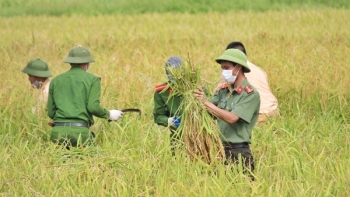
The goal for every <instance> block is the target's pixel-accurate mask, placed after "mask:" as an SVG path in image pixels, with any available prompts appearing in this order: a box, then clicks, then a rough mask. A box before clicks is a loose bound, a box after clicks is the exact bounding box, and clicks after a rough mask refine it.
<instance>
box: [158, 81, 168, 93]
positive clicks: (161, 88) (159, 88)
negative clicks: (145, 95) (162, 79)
mask: <svg viewBox="0 0 350 197" xmlns="http://www.w3.org/2000/svg"><path fill="white" fill-rule="evenodd" d="M167 86H168V84H166V83H165V84H162V85H158V86H156V92H160V91H162V90H164V88H166V87H167Z"/></svg>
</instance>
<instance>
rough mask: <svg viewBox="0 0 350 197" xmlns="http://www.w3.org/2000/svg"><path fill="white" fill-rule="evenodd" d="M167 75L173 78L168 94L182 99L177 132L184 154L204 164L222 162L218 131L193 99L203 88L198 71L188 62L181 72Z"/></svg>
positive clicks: (205, 112)
mask: <svg viewBox="0 0 350 197" xmlns="http://www.w3.org/2000/svg"><path fill="white" fill-rule="evenodd" d="M169 72H170V73H171V75H172V76H173V82H172V84H171V86H172V93H171V94H172V95H182V96H183V101H182V103H181V105H180V109H182V111H183V112H182V116H181V124H180V126H179V128H178V129H177V130H178V131H179V132H178V133H181V134H182V140H183V142H184V145H185V148H186V152H187V154H189V155H190V156H191V157H192V158H194V159H201V160H203V161H204V162H205V163H207V164H211V163H215V162H216V161H220V160H222V159H223V158H224V156H225V153H224V149H223V146H222V143H221V140H220V137H219V128H218V126H217V125H216V123H215V121H214V119H213V117H212V116H211V115H210V114H209V113H208V112H207V110H206V108H205V106H204V105H203V104H202V103H201V102H200V101H199V100H197V99H196V98H195V97H194V95H193V91H194V90H195V89H196V88H197V87H199V86H201V85H202V84H201V80H200V69H199V68H198V67H196V66H195V65H194V64H193V63H192V61H191V60H190V58H188V60H187V62H186V63H184V64H183V65H182V66H181V67H180V68H177V69H169Z"/></svg>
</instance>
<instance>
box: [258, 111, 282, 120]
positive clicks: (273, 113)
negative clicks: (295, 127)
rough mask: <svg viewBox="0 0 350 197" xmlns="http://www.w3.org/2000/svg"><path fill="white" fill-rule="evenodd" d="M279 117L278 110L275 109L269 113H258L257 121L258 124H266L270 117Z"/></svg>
mask: <svg viewBox="0 0 350 197" xmlns="http://www.w3.org/2000/svg"><path fill="white" fill-rule="evenodd" d="M279 115H280V110H279V109H278V108H277V109H275V110H273V111H270V112H269V113H265V114H263V113H259V118H258V120H257V122H258V123H263V122H266V120H267V119H268V118H272V117H275V116H279Z"/></svg>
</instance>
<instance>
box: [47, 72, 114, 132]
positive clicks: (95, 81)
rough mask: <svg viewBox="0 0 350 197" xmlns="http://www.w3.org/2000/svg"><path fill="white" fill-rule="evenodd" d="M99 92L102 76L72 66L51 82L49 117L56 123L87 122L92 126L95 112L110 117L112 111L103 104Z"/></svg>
mask: <svg viewBox="0 0 350 197" xmlns="http://www.w3.org/2000/svg"><path fill="white" fill-rule="evenodd" d="M100 94H101V84H100V78H99V77H97V76H95V75H93V74H91V73H88V72H86V71H84V70H83V69H82V68H80V67H72V68H71V69H70V70H69V71H67V72H65V73H63V74H61V75H59V76H57V77H55V78H54V79H53V80H52V81H51V84H50V88H49V98H48V102H47V111H48V116H49V117H50V118H51V119H52V120H53V122H85V123H88V124H89V125H93V124H94V120H93V117H92V116H93V115H94V116H97V117H100V118H108V117H109V112H108V111H107V110H106V109H104V108H103V107H102V106H101V105H100Z"/></svg>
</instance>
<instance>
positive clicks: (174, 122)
mask: <svg viewBox="0 0 350 197" xmlns="http://www.w3.org/2000/svg"><path fill="white" fill-rule="evenodd" d="M180 123H181V117H180V116H174V117H170V118H168V125H169V126H171V127H174V128H176V129H177V128H178V127H179V126H180Z"/></svg>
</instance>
